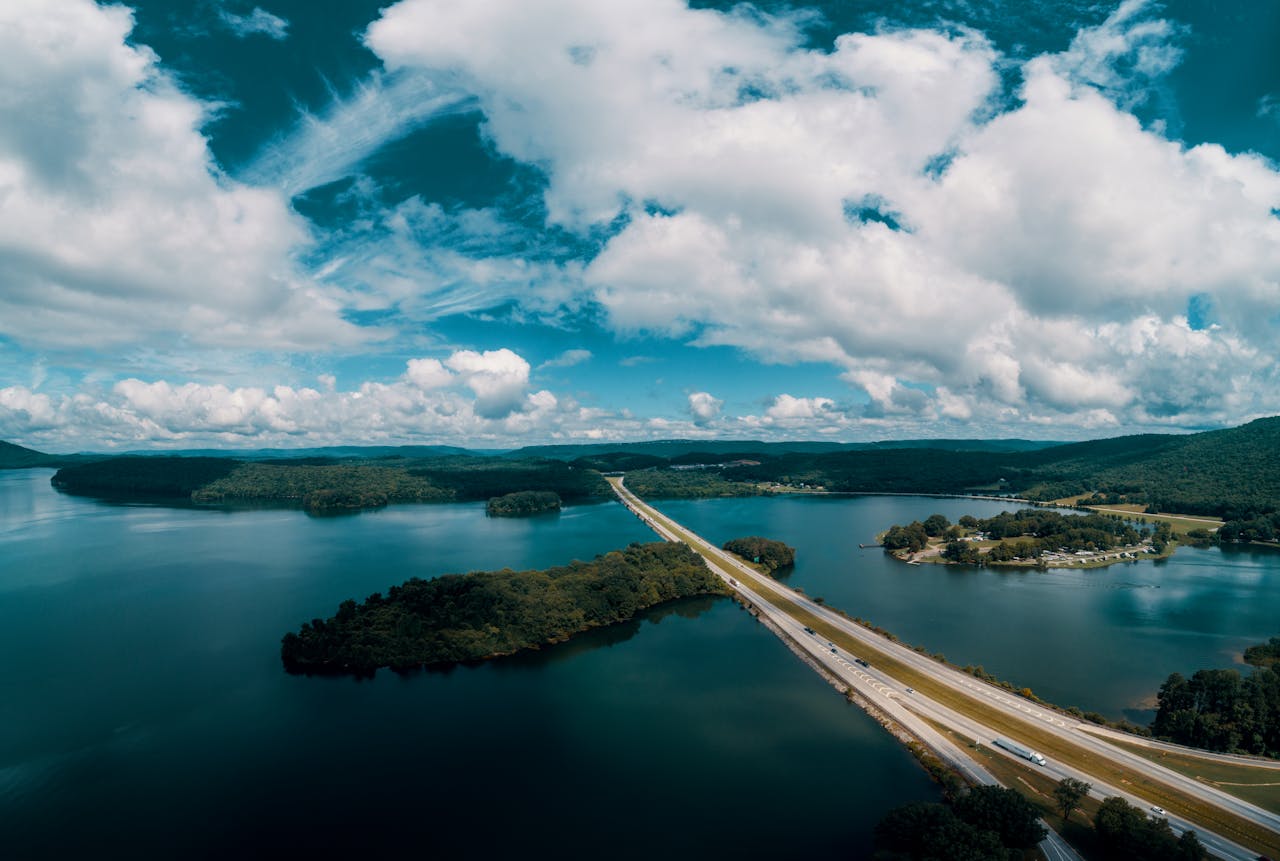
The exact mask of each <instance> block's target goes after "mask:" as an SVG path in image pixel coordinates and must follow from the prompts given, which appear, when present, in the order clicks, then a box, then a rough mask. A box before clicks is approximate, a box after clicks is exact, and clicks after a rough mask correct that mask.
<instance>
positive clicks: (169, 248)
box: [0, 0, 363, 349]
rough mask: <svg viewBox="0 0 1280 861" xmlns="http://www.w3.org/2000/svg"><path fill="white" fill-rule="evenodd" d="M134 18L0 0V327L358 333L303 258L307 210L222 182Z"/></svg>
mask: <svg viewBox="0 0 1280 861" xmlns="http://www.w3.org/2000/svg"><path fill="white" fill-rule="evenodd" d="M132 23H133V22H132V18H131V15H130V13H129V11H128V10H127V9H125V8H124V7H121V6H98V5H97V4H95V3H93V2H91V0H63V2H58V3H45V2H40V0H8V2H5V3H3V4H0V84H2V86H0V89H2V90H3V94H2V95H0V199H3V201H4V205H3V206H0V268H2V269H3V271H4V273H5V277H4V279H3V283H0V335H4V336H7V337H9V338H12V339H13V340H15V341H17V342H18V343H20V344H24V345H28V346H31V345H62V346H70V347H76V348H84V347H93V346H105V345H119V344H128V343H136V342H138V341H140V340H143V339H147V340H148V341H150V342H151V344H152V345H153V346H159V345H160V343H162V339H164V338H172V339H174V341H176V340H177V339H179V338H180V339H181V340H182V342H183V344H184V345H197V346H198V345H238V346H252V347H255V348H263V349H271V348H277V349H290V348H297V349H301V348H309V347H317V346H322V345H335V344H338V345H340V344H351V343H354V342H357V341H359V340H362V339H363V336H362V335H361V333H360V332H359V330H358V329H357V328H356V327H354V326H352V325H350V324H349V323H346V322H345V321H344V320H343V319H342V318H341V315H340V313H339V312H340V308H339V307H338V305H337V303H336V301H335V300H334V299H333V298H332V297H331V296H329V295H328V294H327V293H326V292H325V291H324V290H323V289H322V288H320V287H318V286H317V285H315V284H314V283H312V282H310V281H309V280H308V279H307V278H305V277H304V276H303V275H302V274H301V273H300V271H299V269H298V267H297V264H296V263H295V261H294V257H295V255H296V253H297V252H298V250H299V249H300V248H302V247H304V246H305V245H306V244H307V243H308V242H309V241H310V238H309V236H308V232H307V227H306V224H305V222H304V221H303V220H302V219H301V218H300V217H299V216H297V215H296V214H295V213H293V212H292V211H290V209H289V207H288V204H287V202H286V201H285V199H284V198H283V197H281V196H280V195H279V194H278V193H276V192H272V191H264V190H262V189H258V188H252V187H249V186H246V185H243V184H240V183H237V182H234V181H232V180H230V179H228V178H227V177H226V176H224V175H223V174H222V173H221V172H220V171H219V169H218V167H217V165H216V164H215V163H214V161H213V158H212V156H211V155H210V153H209V149H208V146H207V142H206V139H205V137H204V135H203V134H202V132H201V126H202V125H203V123H204V122H205V120H206V115H205V108H204V106H203V105H202V104H201V103H200V102H198V101H196V100H194V99H192V98H191V97H189V96H187V95H185V94H184V93H183V92H181V91H180V90H179V89H178V87H177V86H176V85H175V84H174V82H173V81H172V80H171V79H170V78H169V77H168V76H166V75H165V74H164V73H163V72H162V71H161V70H160V69H159V67H158V65H157V58H156V56H155V55H154V54H153V53H152V52H151V51H150V50H149V49H147V48H145V47H142V46H135V45H132V44H130V43H129V42H128V37H129V33H130V30H131V29H132Z"/></svg>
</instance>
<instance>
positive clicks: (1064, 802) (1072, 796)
mask: <svg viewBox="0 0 1280 861" xmlns="http://www.w3.org/2000/svg"><path fill="white" fill-rule="evenodd" d="M1090 789H1093V784H1091V783H1085V782H1084V781H1083V780H1076V779H1075V778H1074V777H1064V778H1062V780H1060V781H1059V782H1058V785H1057V786H1056V787H1054V789H1053V797H1054V798H1055V799H1057V802H1058V809H1059V810H1061V811H1062V819H1063V821H1066V820H1068V819H1070V818H1071V813H1072V811H1074V810H1075V809H1076V808H1078V807H1079V806H1080V802H1081V801H1083V800H1084V798H1085V796H1086V795H1088V794H1089V790H1090Z"/></svg>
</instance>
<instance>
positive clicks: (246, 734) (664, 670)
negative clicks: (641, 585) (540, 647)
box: [0, 470, 937, 858]
mask: <svg viewBox="0 0 1280 861" xmlns="http://www.w3.org/2000/svg"><path fill="white" fill-rule="evenodd" d="M49 475H50V472H49V471H48V470H30V471H20V472H7V473H0V654H2V655H4V658H3V660H0V692H3V693H2V696H0V835H2V837H3V841H4V847H5V849H4V851H5V853H6V857H14V858H66V857H94V858H124V857H128V858H170V857H187V858H190V857H195V858H201V857H204V858H213V857H219V858H222V857H227V856H233V857H245V856H254V855H279V854H299V853H301V852H304V851H312V852H324V853H325V854H332V853H334V852H349V853H353V854H358V855H360V856H361V857H387V856H391V857H400V856H408V855H412V856H420V855H428V854H435V853H442V854H444V855H446V856H458V855H461V854H463V853H466V854H468V855H472V856H475V857H509V856H521V857H525V856H527V857H561V858H585V857H599V856H601V855H606V856H608V857H614V858H642V857H654V856H658V855H661V856H664V857H673V858H688V857H706V856H707V855H716V856H719V855H729V854H732V855H735V856H741V857H746V858H765V857H769V858H777V857H796V856H800V855H808V856H811V857H819V858H829V857H860V856H862V855H865V854H866V853H867V852H868V851H869V848H870V841H871V830H872V828H873V827H874V824H875V822H876V821H878V820H879V818H880V817H881V816H882V815H883V813H884V812H885V811H887V810H888V809H890V808H892V807H894V806H896V805H898V804H901V803H904V802H907V801H912V800H920V799H932V798H936V797H937V790H936V788H935V787H934V786H933V785H932V784H931V783H930V782H929V780H928V779H927V777H926V776H925V775H924V773H923V772H922V771H921V770H920V769H919V768H918V767H917V766H916V765H915V763H914V762H913V761H912V760H911V759H910V757H909V755H908V754H907V753H906V751H905V750H903V749H902V748H901V747H900V746H899V745H898V744H897V743H896V742H895V741H893V740H892V739H891V738H890V737H889V736H888V735H887V734H886V733H884V732H883V730H881V729H880V727H879V726H878V725H876V724H875V723H874V722H872V721H871V720H870V719H869V718H868V717H866V716H865V715H864V714H863V713H862V712H861V711H859V710H858V709H856V708H855V707H853V706H850V705H848V704H846V703H845V702H844V701H843V699H842V698H841V697H840V696H838V695H837V694H836V693H835V692H833V691H832V690H831V688H830V687H829V686H827V685H826V684H825V683H824V682H822V681H821V680H820V679H819V678H818V677H817V676H816V675H814V674H813V673H812V672H811V671H809V670H808V669H806V668H805V667H804V666H803V665H802V664H800V663H799V662H798V661H797V660H796V659H795V658H794V656H792V655H791V654H790V653H789V652H788V651H787V650H786V649H785V648H784V647H783V646H782V644H781V643H779V642H778V641H777V640H776V638H774V637H773V635H772V634H770V633H769V632H768V631H766V630H765V629H764V628H762V627H761V626H760V625H758V624H757V623H756V622H755V621H754V620H753V619H752V618H751V617H750V616H749V615H748V614H746V613H745V612H744V611H742V610H741V609H740V608H739V607H738V606H737V605H736V604H734V603H732V602H731V601H729V600H727V599H698V600H693V601H688V602H683V603H679V604H676V605H671V606H668V607H662V608H657V609H655V610H654V611H651V612H650V613H647V614H645V616H644V617H643V618H641V619H638V620H635V621H633V622H631V623H628V624H625V625H620V626H614V627H612V628H608V629H602V630H598V631H594V632H590V633H588V634H586V635H583V636H581V637H579V638H576V639H574V640H573V641H571V642H570V643H567V644H563V645H560V646H557V647H554V648H550V649H547V650H544V651H541V652H537V653H530V654H527V655H523V656H519V657H516V658H512V659H507V660H502V661H495V662H489V663H485V664H482V665H479V666H464V667H457V668H455V669H453V670H452V671H449V672H435V673H419V674H413V675H409V676H404V677H401V676H397V675H395V674H392V673H389V672H386V671H383V672H380V673H379V674H378V675H377V677H376V678H375V679H373V680H372V681H356V680H353V679H341V678H339V679H334V678H306V677H295V676H289V675H286V674H285V673H284V672H283V671H282V669H281V666H280V661H279V639H280V636H281V635H282V634H283V633H284V632H285V631H287V630H290V629H293V628H296V627H297V625H298V624H299V623H300V622H302V621H304V620H307V619H310V618H311V617H313V616H321V615H329V614H330V613H332V612H333V610H334V609H335V608H336V605H337V603H338V602H339V601H341V600H343V599H344V598H348V597H357V598H362V597H364V596H365V595H367V594H369V593H371V592H374V591H380V590H384V589H385V588H386V587H387V586H389V585H391V584H393V583H398V582H401V581H402V580H404V579H405V578H407V577H409V576H414V575H417V576H434V575H438V574H441V573H446V572H454V571H467V570H475V569H485V568H500V567H503V566H510V567H513V568H529V567H544V566H548V565H553V564H559V563H563V562H566V561H568V560H569V559H572V558H575V557H577V558H589V557H590V556H593V555H595V554H596V553H600V552H604V551H607V550H609V549H612V548H615V547H619V546H623V545H625V544H627V543H629V542H632V541H648V540H651V539H652V535H651V533H649V532H647V530H645V529H644V528H643V527H642V526H641V525H640V524H639V523H638V522H637V521H636V520H635V518H633V517H631V516H629V515H628V514H627V513H626V512H625V510H624V509H623V508H622V506H620V505H617V504H616V503H604V504H600V505H592V506H581V507H574V508H570V509H567V510H566V511H565V512H563V513H562V514H560V515H559V516H554V515H553V516H550V517H541V518H532V519H527V520H520V519H491V518H486V517H485V516H484V513H483V506H482V505H479V504H475V505H470V504H469V505H447V506H431V505H422V506H402V507H392V508H388V509H385V510H382V511H377V512H368V513H364V514H360V515H356V516H351V517H341V518H311V517H308V516H307V515H305V514H303V513H301V512H297V511H290V510H259V511H217V510H205V509H181V508H161V507H147V506H121V505H109V504H105V503H101V502H96V501H93V500H88V499H80V498H75V497H69V496H65V495H61V494H58V493H56V492H55V491H53V490H52V488H50V486H49V483H48V479H49Z"/></svg>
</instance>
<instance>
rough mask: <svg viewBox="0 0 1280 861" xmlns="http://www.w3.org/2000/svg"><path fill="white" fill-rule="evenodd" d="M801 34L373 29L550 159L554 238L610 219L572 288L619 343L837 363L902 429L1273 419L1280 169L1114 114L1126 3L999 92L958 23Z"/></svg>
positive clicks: (989, 53) (617, 22)
mask: <svg viewBox="0 0 1280 861" xmlns="http://www.w3.org/2000/svg"><path fill="white" fill-rule="evenodd" d="M798 26H799V25H798V24H797V22H796V21H794V20H791V19H787V18H783V17H769V16H763V15H758V14H751V15H748V14H746V13H731V14H722V13H718V12H714V11H709V10H691V9H689V8H687V7H686V6H685V5H684V4H683V3H681V2H677V0H661V2H649V0H645V2H641V0H619V2H616V3H610V4H607V5H605V6H601V5H600V4H595V3H591V2H588V0H556V2H552V3H547V4H539V5H538V7H537V8H536V9H534V8H531V7H529V6H527V4H521V3H518V2H504V0H478V2H473V3H467V4H463V5H459V4H454V3H448V2H444V0H404V2H401V3H399V4H397V5H396V6H393V7H391V8H390V9H388V10H386V11H385V12H384V14H383V17H382V18H381V19H380V20H379V21H377V22H375V23H374V24H373V25H372V26H371V27H370V28H369V31H368V34H367V36H366V41H367V43H368V44H369V46H370V47H371V48H372V49H373V50H374V51H375V52H377V53H378V55H379V56H380V57H381V58H382V59H383V60H384V62H385V63H386V64H387V65H388V67H389V68H391V69H393V70H396V71H397V72H398V73H404V72H406V71H408V70H412V71H415V72H418V73H423V74H435V75H442V76H448V79H449V80H450V81H451V82H453V84H454V85H455V86H458V87H460V88H462V89H463V90H465V91H467V92H469V93H471V94H472V95H473V96H474V97H475V98H476V99H477V100H478V102H479V104H480V106H481V109H482V110H483V111H484V113H485V116H486V118H487V123H488V124H487V131H488V133H489V135H490V136H491V137H492V140H493V141H494V143H495V145H496V146H497V147H498V148H499V149H500V150H501V151H502V152H503V153H504V154H506V155H509V156H511V157H514V158H517V159H520V160H522V161H525V162H528V163H531V164H536V165H538V166H540V167H541V168H542V169H543V170H544V171H545V172H546V176H547V182H548V184H547V188H546V191H545V205H546V211H547V213H548V221H549V223H551V224H555V225H558V226H562V227H568V228H570V229H573V230H579V231H584V230H587V229H589V228H592V227H598V226H600V225H602V224H607V223H618V219H619V218H621V219H622V223H623V226H622V228H621V229H620V230H618V231H617V232H616V234H615V235H613V236H612V238H611V239H609V241H608V243H607V244H606V245H605V246H604V248H603V250H602V251H601V252H600V253H599V254H598V256H595V257H594V258H593V259H591V260H590V261H587V266H586V268H585V271H584V275H583V289H584V290H585V291H586V292H587V294H588V296H589V297H590V299H591V300H592V301H594V302H596V303H598V304H599V305H600V306H601V307H602V308H603V309H604V310H605V312H606V314H607V319H608V321H609V324H610V325H611V326H612V327H614V328H615V329H617V330H618V331H620V332H624V333H625V332H636V331H640V332H648V333H658V334H661V335H666V336H670V337H676V338H692V339H694V340H695V342H696V343H701V344H728V345H733V346H737V347H741V348H744V349H746V350H749V351H751V352H752V353H754V354H755V355H757V356H759V357H762V358H764V359H766V360H777V361H795V360H808V361H814V360H816V361H824V362H830V363H832V364H834V365H836V366H837V367H838V368H840V369H841V370H842V371H843V374H844V377H845V379H846V380H848V381H849V382H851V383H853V384H854V385H856V386H858V387H860V388H862V389H863V390H864V391H865V392H866V393H867V395H868V396H870V397H871V398H872V400H873V401H874V402H875V403H876V404H877V405H878V406H879V407H880V409H881V410H882V411H883V412H884V413H886V414H892V413H904V412H914V413H915V414H917V415H919V416H920V417H921V418H922V419H928V418H930V417H942V416H951V417H955V418H959V417H962V416H975V415H979V414H981V415H984V416H987V417H999V416H1003V417H1005V418H1006V419H1007V420H1010V421H1041V420H1044V419H1046V418H1055V419H1057V420H1061V421H1066V422H1075V423H1078V424H1089V425H1096V424H1098V423H1102V424H1113V425H1126V426H1133V425H1151V424H1157V425H1158V424H1166V423H1168V424H1178V423H1182V424H1188V423H1190V424H1194V423H1198V422H1210V423H1212V422H1217V421H1224V420H1227V421H1229V420H1232V419H1234V418H1243V417H1246V416H1249V415H1255V414H1258V413H1261V412H1267V411H1272V410H1275V409H1277V408H1280V402H1278V401H1277V397H1276V395H1275V394H1274V392H1275V385H1274V383H1275V379H1274V372H1272V371H1270V370H1268V369H1269V368H1270V367H1273V366H1274V364H1275V359H1276V358H1277V356H1276V344H1277V343H1280V339H1277V338H1276V337H1275V335H1276V320H1275V309H1276V308H1277V307H1280V219H1277V217H1276V215H1275V211H1276V209H1277V207H1280V174H1277V172H1276V170H1275V167H1274V165H1271V164H1269V163H1268V162H1266V161H1265V160H1264V159H1262V158H1259V157H1257V156H1254V155H1250V154H1247V153H1246V154H1231V153H1228V152H1226V151H1224V150H1223V149H1222V148H1221V147H1218V146H1215V145H1202V146H1196V147H1192V148H1187V147H1185V146H1183V145H1182V144H1179V143H1178V142H1176V141H1170V140H1168V139H1166V138H1164V137H1163V136H1162V135H1161V133H1160V131H1159V129H1158V128H1157V129H1152V128H1144V127H1143V126H1142V125H1141V124H1140V123H1139V122H1138V120H1137V119H1135V117H1134V116H1133V115H1132V114H1131V113H1129V112H1128V109H1129V108H1130V107H1132V105H1133V104H1135V103H1138V102H1140V101H1141V100H1142V99H1143V98H1144V94H1145V92H1146V89H1147V88H1148V87H1150V86H1152V82H1153V81H1155V80H1158V78H1159V76H1160V75H1161V74H1163V73H1165V72H1167V71H1168V70H1169V69H1170V68H1172V66H1173V65H1174V64H1175V63H1176V62H1177V58H1178V54H1179V52H1178V49H1177V46H1176V44H1174V40H1175V39H1176V37H1177V35H1178V34H1177V28H1175V27H1173V26H1171V25H1169V24H1168V23H1167V22H1163V21H1161V20H1159V19H1156V18H1153V17H1152V16H1151V15H1150V14H1149V12H1148V10H1147V9H1146V4H1144V3H1141V2H1135V0H1129V2H1126V3H1125V4H1124V5H1123V6H1121V7H1120V8H1119V9H1118V10H1117V11H1116V12H1115V14H1113V15H1112V16H1111V18H1109V19H1108V20H1107V21H1106V22H1105V23H1104V24H1103V25H1101V26H1100V27H1098V28H1095V29H1093V30H1087V31H1083V32H1082V33H1081V34H1080V35H1079V36H1078V37H1077V39H1076V40H1075V41H1074V42H1073V44H1072V45H1071V48H1070V49H1069V50H1068V51H1067V52H1065V53H1063V54H1061V55H1055V56H1042V57H1037V58H1034V59H1032V60H1030V61H1028V62H1027V63H1025V65H1024V66H1023V67H1022V70H1021V71H1022V82H1021V85H1020V86H1019V87H1018V89H1017V91H1016V92H1013V93H1006V92H1004V91H1003V90H1002V88H1001V83H1000V80H1001V79H1000V77H999V75H998V74H997V73H998V69H999V66H1000V64H1001V63H1002V62H1005V60H1004V58H1002V57H1000V56H999V55H998V54H997V53H996V52H995V51H994V49H993V48H992V47H991V45H990V44H989V43H988V42H987V41H986V40H985V39H984V38H983V37H982V35H981V34H978V33H974V32H968V31H963V30H958V31H951V32H935V31H923V30H916V31H898V32H881V33H876V34H856V33H855V34H847V35H844V36H841V37H839V38H838V39H837V40H836V42H835V46H834V49H833V50H831V51H829V52H824V51H817V50H811V49H808V48H806V47H804V46H803V44H802V37H801V34H800V33H799V30H798ZM531 69H536V70H537V74H536V75H535V74H530V73H529V70H531ZM1197 302H1199V303H1203V304H1202V306H1203V307H1211V308H1212V316H1211V319H1209V320H1207V321H1205V320H1199V321H1195V322H1194V324H1193V321H1191V320H1190V319H1189V317H1188V315H1189V308H1191V307H1192V306H1193V304H1195V303H1197ZM1206 369H1208V371H1207V372H1206ZM1209 377H1212V378H1215V379H1217V380H1218V383H1217V384H1216V385H1209V384H1208V379H1207V378H1209Z"/></svg>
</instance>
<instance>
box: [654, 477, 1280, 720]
mask: <svg viewBox="0 0 1280 861" xmlns="http://www.w3.org/2000/svg"><path fill="white" fill-rule="evenodd" d="M659 507H660V508H661V509H662V510H663V511H664V512H665V513H667V514H669V515H670V516H672V517H674V518H675V519H676V520H677V521H679V522H680V523H683V524H685V525H686V526H688V527H689V528H691V529H693V530H694V531H695V532H698V533H699V534H701V535H702V536H703V537H704V538H707V539H708V540H710V541H714V542H717V543H723V542H724V541H727V540H729V539H730V538H736V537H739V536H743V535H764V536H766V537H769V538H776V539H778V540H780V541H785V542H786V543H788V544H791V545H792V546H794V547H796V548H797V554H796V565H795V568H794V570H793V572H792V573H791V574H790V575H789V576H788V577H787V579H786V582H787V584H788V585H790V586H798V587H800V588H802V589H804V590H805V592H807V593H808V594H809V595H812V596H820V597H822V598H824V599H826V600H827V601H828V602H830V603H831V604H832V605H833V606H836V607H839V608H840V609H842V610H844V611H845V612H847V613H849V614H850V615H852V616H858V617H860V618H863V619H866V620H868V621H870V622H872V623H874V624H876V625H879V626H881V627H883V628H885V629H887V630H889V631H892V632H893V633H894V634H896V635H897V636H898V637H900V638H901V639H902V640H904V641H905V642H907V643H910V644H912V645H919V646H923V647H925V648H926V649H927V650H928V651H930V652H942V653H943V654H944V655H946V657H947V658H948V659H949V660H950V661H952V662H953V663H957V664H960V665H966V664H972V665H980V666H982V667H984V668H985V669H986V670H987V671H988V672H990V673H993V674H994V675H996V676H997V677H999V678H1001V679H1005V680H1008V681H1010V682H1013V683H1014V684H1016V685H1018V686H1019V687H1022V686H1027V687H1030V688H1031V689H1032V690H1033V691H1034V692H1035V693H1036V694H1037V695H1039V696H1041V697H1042V698H1044V699H1046V700H1048V701H1050V702H1053V703H1057V704H1059V705H1062V706H1069V705H1074V706H1077V707H1079V708H1082V709H1084V710H1086V711H1097V712H1100V713H1102V714H1104V715H1106V716H1107V717H1109V718H1113V719H1116V718H1122V717H1124V718H1128V719H1130V720H1134V721H1136V722H1139V723H1143V724H1145V723H1148V722H1149V721H1150V719H1151V718H1152V717H1153V715H1154V712H1153V709H1154V697H1155V694H1156V692H1157V690H1158V689H1159V687H1160V684H1161V683H1162V682H1163V681H1164V680H1165V678H1167V677H1168V675H1169V674H1170V673H1172V672H1181V673H1183V674H1184V675H1190V674H1191V673H1192V672H1194V671H1195V670H1197V669H1201V668H1205V667H1232V666H1236V667H1238V668H1239V669H1241V670H1244V671H1247V670H1248V668H1247V667H1245V666H1244V665H1242V663H1241V660H1240V655H1241V653H1242V652H1243V651H1244V649H1245V647H1247V646H1250V645H1253V644H1255V643H1260V642H1265V641H1266V640H1267V639H1269V638H1271V637H1274V636H1277V635H1280V553H1277V552H1276V551H1274V550H1271V549H1269V548H1254V547H1227V548H1222V549H1219V548H1205V549H1197V548H1192V547H1179V548H1178V549H1177V552H1176V553H1175V554H1174V555H1173V556H1172V557H1170V558H1169V559H1166V560H1157V561H1151V560H1140V561H1134V562H1127V563H1122V564H1117V565H1112V566H1110V567H1108V568H1096V569H1090V570H1075V571H1073V570H1069V569H1066V570H1064V569H1049V570H1047V571H1035V570H1026V569H1009V568H973V567H967V566H964V567H962V566H943V565H928V564H922V565H906V564H904V563H902V562H899V561H897V560H895V559H892V558H890V557H888V556H886V555H885V554H884V552H883V551H881V550H879V549H876V548H865V549H860V548H859V547H858V545H859V544H860V543H861V544H870V543H874V540H875V535H876V534H877V533H878V532H882V531H883V530H885V529H887V528H888V527H889V526H890V525H892V524H895V523H908V522H910V521H912V520H924V519H925V518H927V517H928V516H929V515H930V514H933V513H935V512H936V513H940V514H943V515H945V516H946V517H947V518H948V519H949V520H951V521H952V522H955V521H956V520H958V519H959V518H960V517H961V516H962V515H964V514H972V515H974V516H976V517H990V516H992V515H994V514H998V513H999V512H1000V511H1002V510H1015V509H1016V508H1017V507H1018V506H1017V504H1016V503H1011V502H1004V501H992V500H978V499H955V498H945V497H936V498H930V497H905V496H903V497H890V496H853V497H822V496H800V495H796V496H785V497H755V498H747V499H726V500H673V501H667V502H661V503H659Z"/></svg>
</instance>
